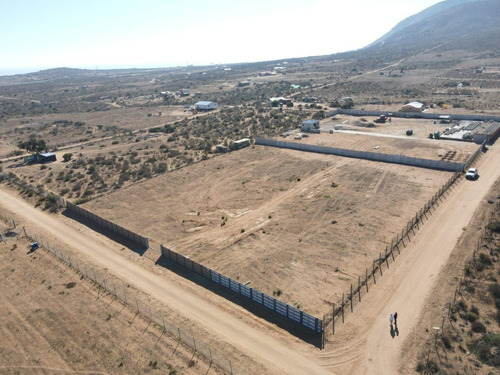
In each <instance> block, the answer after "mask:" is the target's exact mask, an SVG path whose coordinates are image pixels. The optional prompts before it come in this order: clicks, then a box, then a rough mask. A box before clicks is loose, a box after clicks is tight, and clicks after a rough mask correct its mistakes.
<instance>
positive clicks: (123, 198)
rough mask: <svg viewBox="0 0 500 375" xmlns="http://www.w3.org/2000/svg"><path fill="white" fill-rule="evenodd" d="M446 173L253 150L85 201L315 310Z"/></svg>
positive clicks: (360, 269) (333, 297)
mask: <svg viewBox="0 0 500 375" xmlns="http://www.w3.org/2000/svg"><path fill="white" fill-rule="evenodd" d="M450 176H451V175H450V174H449V173H445V172H439V171H433V170H426V169H418V168H411V167H405V166H397V165H391V164H382V163H373V162H368V161H362V160H355V159H347V158H339V157H334V156H325V155H318V154H313V153H302V152H298V151H291V150H278V149H273V148H266V147H261V146H256V147H255V148H247V149H244V150H241V151H238V152H234V153H231V154H227V155H223V156H220V157H217V158H214V159H212V160H208V161H204V162H201V163H198V164H196V165H193V166H190V167H189V168H186V169H182V170H178V171H175V172H172V173H168V174H165V175H162V176H159V177H157V178H154V179H152V180H150V181H147V182H144V183H139V184H136V185H134V186H131V187H129V188H127V189H123V190H121V191H117V192H114V193H111V194H109V195H105V196H103V197H101V198H98V199H96V200H93V201H90V202H89V203H86V204H85V205H84V207H85V208H87V209H89V210H91V211H92V212H95V213H97V214H99V215H102V216H103V217H105V218H107V219H109V220H112V221H114V222H116V223H118V224H120V225H122V226H124V227H126V228H129V229H131V230H135V231H137V232H138V233H141V234H142V235H146V236H148V237H149V238H153V239H154V241H153V242H152V246H156V247H159V245H158V243H162V244H164V245H165V246H168V247H170V248H172V249H173V250H176V251H178V252H180V253H181V254H185V255H188V256H189V257H191V258H192V259H194V260H196V261H198V262H200V263H202V264H205V265H207V266H209V267H212V268H214V269H216V270H217V271H219V272H222V273H224V274H226V275H228V276H229V277H232V278H234V279H236V280H239V281H241V282H247V281H250V282H251V283H250V285H251V286H252V287H255V288H257V289H259V290H261V291H263V292H265V293H268V294H272V295H275V296H277V297H278V298H280V299H281V300H283V301H284V302H287V303H291V304H294V305H295V306H298V307H301V308H303V309H305V310H306V311H307V312H309V313H312V314H316V315H317V316H321V315H322V314H323V313H325V312H326V310H327V309H328V307H329V306H331V302H334V301H338V300H339V298H340V296H341V294H342V292H344V291H346V290H347V288H348V286H349V284H350V283H352V282H357V278H358V276H360V275H364V274H365V269H366V268H369V269H371V267H372V262H373V261H374V259H375V258H377V257H378V255H379V252H381V251H384V250H385V246H386V244H387V242H390V240H391V238H392V237H393V236H394V235H395V234H396V232H398V231H399V230H400V228H401V226H402V225H404V223H406V221H407V220H409V219H411V217H412V216H414V215H415V213H416V212H417V211H418V210H419V209H420V208H421V207H422V206H423V205H424V204H425V202H426V201H427V200H428V199H429V198H430V197H431V196H432V195H433V194H434V193H435V191H436V190H437V189H438V188H439V187H440V186H441V185H442V184H443V183H444V182H445V181H446V180H448V179H449V178H450ZM155 241H156V243H155Z"/></svg>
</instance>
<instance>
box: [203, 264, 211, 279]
mask: <svg viewBox="0 0 500 375" xmlns="http://www.w3.org/2000/svg"><path fill="white" fill-rule="evenodd" d="M201 272H202V275H203V276H205V277H206V278H207V279H211V277H210V275H211V272H212V271H211V270H210V268H207V267H205V266H201Z"/></svg>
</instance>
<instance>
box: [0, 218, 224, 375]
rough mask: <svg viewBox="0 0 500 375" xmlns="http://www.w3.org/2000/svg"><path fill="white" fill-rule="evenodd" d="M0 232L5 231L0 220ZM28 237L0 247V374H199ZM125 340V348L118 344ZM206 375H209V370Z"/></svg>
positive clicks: (199, 367)
mask: <svg viewBox="0 0 500 375" xmlns="http://www.w3.org/2000/svg"><path fill="white" fill-rule="evenodd" d="M0 227H1V229H2V233H3V232H4V231H5V230H6V228H5V226H4V225H3V222H1V223H0ZM28 243H29V242H28V239H27V238H24V237H21V238H20V239H19V240H16V239H15V238H13V239H9V240H7V241H6V242H0V269H1V270H2V272H1V275H0V285H1V291H2V293H1V294H0V316H2V324H1V326H0V332H1V335H0V373H1V374H70V373H85V374H110V373H112V374H139V373H140V374H146V373H156V372H158V371H160V372H161V373H163V374H200V373H202V372H203V373H205V372H206V371H207V368H208V364H206V363H203V362H199V361H198V360H195V361H193V362H192V364H190V360H191V358H192V353H190V352H189V351H187V350H186V349H185V348H184V347H183V346H182V345H181V346H179V347H178V348H177V350H176V354H175V355H172V353H173V352H174V349H175V348H176V346H177V342H176V341H175V340H174V339H172V338H170V337H168V336H166V335H162V334H161V331H160V330H159V329H158V328H156V327H154V326H150V325H148V322H146V321H145V320H144V319H143V318H141V317H137V316H135V312H133V311H132V310H131V309H129V308H127V307H124V306H123V305H122V304H121V303H120V302H118V301H116V300H115V299H112V298H111V297H110V296H109V295H106V294H104V293H102V292H101V293H98V290H97V288H96V287H95V285H93V284H92V283H91V282H89V281H87V279H83V278H82V277H80V275H78V274H76V273H75V272H74V271H73V270H71V269H69V267H67V266H66V265H65V264H64V263H61V262H60V261H59V260H57V259H56V258H55V257H54V256H52V255H51V254H50V253H49V252H48V251H46V250H44V249H39V250H37V251H36V252H32V253H28ZM125 343H126V345H124V344H125ZM211 373H213V374H216V373H217V372H216V371H215V369H212V371H211Z"/></svg>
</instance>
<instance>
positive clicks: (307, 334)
mask: <svg viewBox="0 0 500 375" xmlns="http://www.w3.org/2000/svg"><path fill="white" fill-rule="evenodd" d="M156 264H157V265H159V266H161V267H164V268H166V269H168V270H169V271H172V272H174V273H176V274H177V275H179V276H181V277H183V278H185V279H188V280H189V281H191V282H193V283H196V284H197V285H199V286H201V287H203V288H205V289H207V290H209V291H211V292H212V293H215V294H217V295H219V296H221V297H223V298H225V299H227V300H229V301H231V302H233V303H235V304H237V305H239V306H241V307H243V308H244V309H245V310H247V311H249V312H250V313H252V314H254V315H256V316H258V317H259V318H262V319H265V320H267V321H268V322H270V323H273V324H276V325H277V326H278V327H280V328H282V329H284V330H286V331H288V332H289V333H291V334H292V335H294V336H296V337H298V338H300V339H301V340H303V341H305V342H307V343H309V344H311V345H314V346H316V347H318V348H322V337H321V334H319V333H315V332H313V331H311V330H310V329H308V328H306V327H305V326H303V325H302V324H300V323H296V322H293V321H292V320H290V319H288V318H286V317H284V316H282V315H280V314H278V313H277V312H275V311H273V310H270V309H267V308H266V307H264V306H262V305H261V304H259V303H257V302H255V301H253V300H251V299H250V298H246V297H244V296H242V295H240V294H239V293H236V292H234V291H231V290H230V289H227V288H225V287H224V286H221V285H219V284H217V283H215V282H213V281H212V280H209V279H207V278H205V277H203V276H201V275H199V274H197V273H196V272H193V271H191V270H188V269H187V268H185V267H183V266H181V265H178V264H176V263H174V262H172V261H171V260H169V259H168V258H167V257H165V256H164V255H161V256H160V257H159V258H158V259H157V261H156Z"/></svg>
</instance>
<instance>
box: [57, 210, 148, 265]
mask: <svg viewBox="0 0 500 375" xmlns="http://www.w3.org/2000/svg"><path fill="white" fill-rule="evenodd" d="M62 215H64V216H66V217H68V218H70V219H72V220H75V221H78V222H79V223H80V224H83V225H85V226H86V227H88V228H90V229H92V230H93V231H94V232H97V233H100V234H102V235H103V236H106V237H108V238H109V239H110V240H112V241H114V242H117V243H119V244H120V245H122V246H125V247H126V248H127V249H129V250H132V251H133V252H134V253H137V254H139V255H141V256H142V255H144V253H145V252H146V250H147V249H148V248H147V247H145V246H142V245H139V244H138V243H137V242H134V241H131V240H129V239H128V238H126V237H124V236H122V235H120V234H118V233H116V232H113V231H111V230H109V229H106V228H104V227H102V226H101V225H99V224H97V223H96V222H95V221H92V220H89V219H86V218H84V217H83V216H81V215H79V214H77V213H75V212H73V211H71V210H69V209H65V210H64V211H63V212H62Z"/></svg>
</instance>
